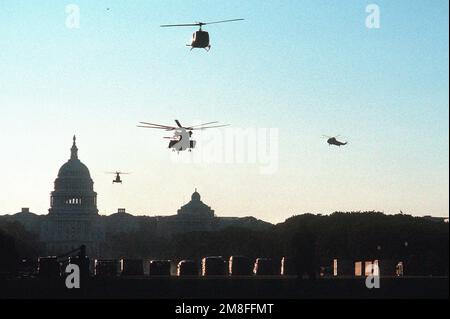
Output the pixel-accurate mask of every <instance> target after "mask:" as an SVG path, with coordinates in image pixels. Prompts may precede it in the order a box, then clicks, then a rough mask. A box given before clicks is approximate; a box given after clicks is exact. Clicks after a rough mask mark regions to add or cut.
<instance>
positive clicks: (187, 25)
mask: <svg viewBox="0 0 450 319" xmlns="http://www.w3.org/2000/svg"><path fill="white" fill-rule="evenodd" d="M200 25H201V24H200V23H186V24H163V25H160V27H161V28H171V27H198V26H200Z"/></svg>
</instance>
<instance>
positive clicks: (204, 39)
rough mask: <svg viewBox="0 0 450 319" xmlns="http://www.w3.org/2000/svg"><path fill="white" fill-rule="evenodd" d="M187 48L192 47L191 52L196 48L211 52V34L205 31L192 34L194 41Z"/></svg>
mask: <svg viewBox="0 0 450 319" xmlns="http://www.w3.org/2000/svg"><path fill="white" fill-rule="evenodd" d="M187 46H190V47H191V50H192V49H194V48H198V49H206V50H208V51H209V49H210V48H211V45H210V41H209V33H208V32H206V31H203V30H199V31H196V32H194V34H192V41H191V44H190V45H189V44H187Z"/></svg>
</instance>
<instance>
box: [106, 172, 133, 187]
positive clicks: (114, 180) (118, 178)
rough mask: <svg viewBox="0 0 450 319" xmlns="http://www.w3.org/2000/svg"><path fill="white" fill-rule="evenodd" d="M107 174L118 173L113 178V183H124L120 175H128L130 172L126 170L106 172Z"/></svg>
mask: <svg viewBox="0 0 450 319" xmlns="http://www.w3.org/2000/svg"><path fill="white" fill-rule="evenodd" d="M106 174H113V175H116V177H115V178H114V179H113V181H112V183H113V184H122V179H121V178H120V175H128V174H130V173H124V172H106Z"/></svg>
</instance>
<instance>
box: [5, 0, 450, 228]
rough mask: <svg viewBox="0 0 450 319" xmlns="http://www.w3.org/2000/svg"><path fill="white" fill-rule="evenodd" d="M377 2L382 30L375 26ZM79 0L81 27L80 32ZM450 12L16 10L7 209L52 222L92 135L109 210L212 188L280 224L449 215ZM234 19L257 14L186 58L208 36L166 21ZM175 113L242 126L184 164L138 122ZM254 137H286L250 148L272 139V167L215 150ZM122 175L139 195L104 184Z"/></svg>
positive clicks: (8, 67)
mask: <svg viewBox="0 0 450 319" xmlns="http://www.w3.org/2000/svg"><path fill="white" fill-rule="evenodd" d="M372 3H375V4H376V5H377V6H378V8H379V12H380V16H379V17H380V20H379V22H380V24H379V28H368V27H367V25H366V19H367V17H368V16H369V15H370V14H371V12H366V7H367V6H368V5H369V4H372ZM70 4H75V5H76V6H77V7H78V8H79V10H80V11H79V28H71V27H70V26H73V25H70V24H69V25H68V24H67V19H68V18H71V17H73V16H72V15H70V12H69V13H67V12H66V7H67V6H68V5H70ZM448 6H449V4H448V1H447V0H434V1H433V2H432V5H430V1H425V0H414V1H406V0H397V1H384V0H377V1H363V0H348V1H335V0H305V1H299V0H292V1H288V0H280V1H259V0H258V1H257V0H249V1H235V0H230V1H212V0H210V1H194V0H192V1H187V0H168V1H153V0H148V1H147V0H146V1H144V0H133V1H112V0H110V1H107V0H104V1H103V0H101V1H88V0H78V1H77V0H73V1H72V2H70V1H59V0H40V1H28V0H2V1H0V47H1V50H0V112H1V113H0V165H1V169H2V172H1V176H2V178H1V184H0V214H7V213H16V212H18V211H20V209H21V208H22V207H29V208H30V209H31V211H32V212H34V213H37V214H47V212H48V208H49V201H50V200H49V197H50V192H51V191H52V189H53V182H54V180H55V178H56V175H57V172H58V169H59V167H60V166H61V165H62V164H64V163H65V162H66V161H67V160H68V159H69V156H70V147H71V144H72V136H73V135H74V134H76V135H77V144H78V148H79V157H80V159H81V160H82V161H83V163H85V164H86V165H87V166H88V167H89V169H90V172H91V176H92V178H93V180H94V182H95V185H94V187H95V190H96V191H97V193H98V208H99V211H100V213H101V214H105V215H108V214H112V213H114V212H116V211H117V209H118V208H126V209H127V212H129V213H132V214H135V215H143V214H145V215H172V214H175V213H176V211H177V209H178V208H179V207H180V206H181V205H183V204H185V203H186V202H187V201H189V200H190V196H191V194H192V192H193V191H194V189H195V188H197V189H198V191H199V192H200V194H201V195H202V200H203V201H204V202H205V203H206V204H208V205H210V206H211V207H212V208H213V209H214V210H215V213H216V215H218V216H238V217H240V216H250V215H252V216H255V217H257V218H260V219H263V220H266V221H269V222H274V223H276V222H282V221H284V220H285V219H286V218H288V217H290V216H292V215H295V214H301V213H324V214H325V213H331V212H334V211H365V210H377V211H383V212H385V213H390V214H396V213H398V212H399V211H400V210H402V211H403V212H404V213H408V214H411V215H417V216H422V215H433V216H448V214H449V195H448V194H449V165H448V163H449V122H448V121H449V119H448V118H449V91H448V90H449V89H448V87H449V83H448V82H449V80H448V75H449V64H448V61H449V44H448V39H449V34H448V29H449V28H448V27H449V17H448V12H449V8H448ZM108 8H109V10H108ZM234 18H244V19H245V20H244V21H241V22H233V23H228V24H216V25H210V26H206V27H205V30H207V31H208V32H210V36H211V44H212V49H211V51H210V52H206V51H204V50H193V51H189V48H188V47H186V46H185V44H186V43H188V42H189V41H190V38H191V34H192V32H194V31H195V30H196V29H195V28H189V27H185V28H164V29H163V28H160V27H159V26H160V25H161V24H173V23H192V22H194V21H204V22H208V21H217V20H226V19H234ZM70 21H73V20H69V22H70ZM68 26H69V27H68ZM174 119H179V120H180V121H181V123H182V124H186V125H192V124H194V123H197V124H199V123H202V122H210V121H220V122H221V123H225V124H230V125H231V126H230V127H229V128H225V129H217V130H206V131H202V132H201V133H200V132H199V133H197V132H196V133H195V134H194V137H195V139H196V140H197V147H196V149H195V150H194V151H193V152H192V153H188V152H181V153H180V154H176V153H175V154H173V153H172V152H170V151H169V150H168V149H167V140H164V139H162V137H163V136H166V135H165V133H164V132H160V131H152V130H143V129H139V128H137V127H136V125H137V123H138V122H139V121H147V122H154V123H161V124H166V125H174V124H175V123H174ZM269 129H271V130H269ZM238 130H246V132H253V133H255V132H257V134H260V132H263V133H261V134H263V135H264V132H271V133H267V134H266V136H270V137H271V138H270V140H268V141H265V140H264V139H262V142H261V143H259V144H258V145H257V146H256V147H248V150H249V151H248V152H249V153H248V154H250V153H251V152H256V153H255V154H264V152H265V151H267V150H266V149H265V148H264V145H265V146H267V145H270V151H271V152H272V153H271V154H272V155H273V156H272V157H271V164H274V165H273V167H272V168H273V169H272V170H271V171H270V172H269V173H268V172H267V171H266V172H264V170H263V169H262V167H263V166H264V165H265V164H264V163H263V162H264V158H263V157H262V155H261V156H260V155H257V156H256V160H254V159H253V160H252V159H251V156H250V155H248V156H247V155H245V154H247V153H245V151H246V150H247V149H244V150H245V151H244V155H245V156H244V160H242V161H237V160H230V161H225V160H221V158H220V156H216V155H217V152H219V153H220V152H223V153H224V154H229V152H236V154H237V153H239V152H241V153H242V152H243V151H242V149H240V150H241V151H239V148H236V149H237V150H235V148H233V147H232V148H231V149H230V148H226V146H224V145H225V144H226V142H224V141H227V138H226V136H227V134H228V133H230V134H233V133H236V132H239V131H238ZM227 132H228V133H227ZM255 134H256V133H255ZM269 134H270V135H269ZM251 135H252V134H251V133H250V134H249V136H250V137H249V140H248V141H249V142H248V145H253V144H254V143H253V140H252V139H251ZM322 135H330V136H335V135H341V137H340V138H341V139H342V140H348V141H349V144H348V145H347V146H345V147H342V148H337V147H330V146H328V145H327V143H326V139H323V138H322ZM237 136H241V134H240V133H239V134H237ZM258 136H262V135H258ZM241 138H243V139H245V138H246V135H245V134H244V135H243V137H242V136H241ZM228 140H230V139H228ZM233 141H234V140H233V139H231V145H232V146H233V145H234V144H233ZM258 141H261V140H258ZM265 142H266V143H265ZM252 143H253V144H252ZM200 154H202V155H201V156H200ZM241 155H242V154H241ZM195 156H200V157H201V160H193V159H194V158H195ZM224 156H225V155H224ZM266 160H267V159H266ZM266 164H267V163H266ZM116 170H121V171H127V172H131V173H132V174H130V175H126V176H124V177H123V180H124V184H123V185H113V184H112V183H111V181H112V178H113V176H112V175H107V174H105V172H107V171H116Z"/></svg>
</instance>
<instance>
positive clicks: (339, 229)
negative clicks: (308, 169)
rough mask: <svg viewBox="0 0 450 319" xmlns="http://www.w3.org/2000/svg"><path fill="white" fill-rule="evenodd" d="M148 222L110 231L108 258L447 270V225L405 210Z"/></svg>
mask: <svg viewBox="0 0 450 319" xmlns="http://www.w3.org/2000/svg"><path fill="white" fill-rule="evenodd" d="M151 227H153V225H150V224H149V225H146V224H142V225H141V229H140V230H139V231H137V232H134V233H128V234H120V235H114V236H110V237H109V238H108V240H107V243H108V246H107V247H105V248H106V249H107V251H109V252H110V255H111V257H114V258H120V257H124V256H126V257H129V258H133V257H136V258H150V259H160V258H162V259H174V260H179V259H191V258H193V259H200V258H202V257H204V256H224V257H229V256H231V255H244V256H248V257H252V258H257V257H272V258H277V259H278V258H281V257H284V256H287V257H293V258H295V259H298V260H303V261H304V263H306V265H305V267H306V268H310V267H314V268H317V267H319V266H330V265H331V263H332V260H333V259H334V258H339V259H344V260H352V261H356V260H374V259H390V260H394V261H407V260H408V261H411V260H414V262H415V263H416V264H418V265H419V266H420V267H421V269H422V271H423V272H424V273H429V274H448V264H449V226H448V223H444V222H439V221H431V220H428V219H426V218H418V217H412V216H409V215H385V214H383V213H377V212H352V213H339V212H337V213H334V214H332V215H326V216H325V215H312V214H305V215H299V216H294V217H292V218H290V219H288V220H286V221H285V222H284V223H281V224H278V225H275V226H273V227H272V228H270V229H268V230H265V231H251V230H249V229H244V228H239V227H233V228H228V229H225V230H222V231H218V232H196V233H186V234H178V235H173V236H172V237H170V238H163V237H156V236H155V235H154V231H151Z"/></svg>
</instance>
